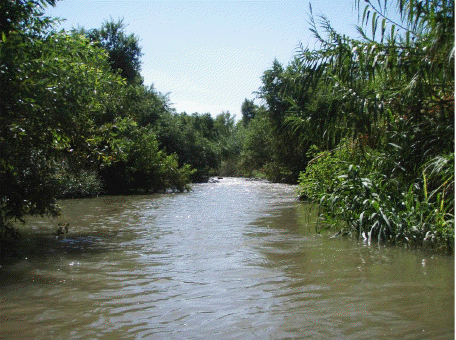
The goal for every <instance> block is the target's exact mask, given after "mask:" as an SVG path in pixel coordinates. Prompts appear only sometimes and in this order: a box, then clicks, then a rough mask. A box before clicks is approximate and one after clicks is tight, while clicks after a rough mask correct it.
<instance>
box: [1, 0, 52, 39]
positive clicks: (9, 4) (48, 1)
mask: <svg viewBox="0 0 456 340" xmlns="http://www.w3.org/2000/svg"><path fill="white" fill-rule="evenodd" d="M56 2H57V0H40V1H27V0H16V1H6V0H5V1H2V2H0V40H1V41H3V42H4V41H6V39H7V37H8V36H9V35H10V33H11V32H17V31H22V30H23V28H24V27H26V26H28V27H33V25H32V22H33V21H34V20H35V18H37V17H39V16H40V15H41V14H42V12H43V10H44V8H45V7H46V6H47V5H51V6H55V4H56ZM49 23H50V20H49V19H48V18H43V17H41V18H40V19H39V20H38V21H36V22H34V26H35V27H36V25H37V24H40V25H41V26H43V25H46V24H49Z"/></svg>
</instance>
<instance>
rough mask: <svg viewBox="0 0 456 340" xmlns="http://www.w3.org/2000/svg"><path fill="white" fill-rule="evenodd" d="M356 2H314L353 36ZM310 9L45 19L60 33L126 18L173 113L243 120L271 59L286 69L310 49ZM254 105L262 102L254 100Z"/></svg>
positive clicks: (108, 9) (184, 5) (185, 5)
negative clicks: (228, 115)
mask: <svg viewBox="0 0 456 340" xmlns="http://www.w3.org/2000/svg"><path fill="white" fill-rule="evenodd" d="M355 1H356V0H338V1H330V0H313V1H311V2H312V8H313V12H314V14H316V15H318V14H324V15H325V16H326V17H327V18H328V19H329V20H330V21H331V23H332V24H333V26H334V27H335V28H336V29H337V30H338V31H339V32H342V33H345V34H349V35H352V36H356V31H355V28H354V27H355V25H356V24H357V23H358V21H357V20H358V13H357V11H356V10H355V8H354V4H355ZM308 13H309V1H147V0H130V1H127V0H124V1H120V0H117V1H116V0H104V1H101V0H99V1H95V0H64V1H60V2H58V3H57V6H56V7H55V8H49V9H47V10H46V14H47V15H49V16H54V17H61V18H64V19H66V22H64V23H63V24H62V25H61V27H62V28H71V27H77V26H78V25H79V26H82V27H84V28H86V29H91V28H99V27H101V25H102V23H103V22H104V21H106V20H109V19H110V18H112V19H114V20H117V19H119V18H123V19H124V22H125V24H126V25H127V33H134V34H135V35H136V36H138V37H139V39H140V45H141V47H142V52H143V54H144V55H143V57H142V71H141V74H142V76H143V77H144V81H145V83H146V84H147V85H150V84H154V86H155V88H156V89H157V90H158V91H160V92H162V93H169V98H170V100H171V103H173V107H174V108H175V109H176V110H177V112H183V111H185V112H187V113H193V112H199V113H206V112H209V113H211V114H212V115H214V116H215V115H217V114H219V113H221V112H222V111H229V112H230V113H232V114H235V115H236V116H237V118H238V119H239V118H240V110H241V105H242V102H243V101H244V98H248V99H254V98H255V94H254V92H255V91H257V90H258V88H259V87H260V86H261V76H262V74H263V72H264V71H265V70H267V69H268V68H270V67H271V65H272V62H273V61H274V58H277V59H278V60H279V61H280V62H281V63H282V64H284V65H286V64H287V63H288V62H289V61H290V60H291V59H292V57H293V55H294V53H295V51H296V49H297V47H298V45H299V43H300V42H302V43H303V45H305V46H307V45H309V46H312V45H313V44H314V39H313V37H312V34H311V33H310V31H309V25H308V23H307V20H308ZM255 102H256V103H259V100H258V99H257V100H255Z"/></svg>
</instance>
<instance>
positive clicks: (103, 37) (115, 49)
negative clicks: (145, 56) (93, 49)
mask: <svg viewBox="0 0 456 340" xmlns="http://www.w3.org/2000/svg"><path fill="white" fill-rule="evenodd" d="M125 28H126V26H125V24H124V22H123V20H118V21H112V20H111V21H106V22H104V23H103V25H102V26H101V28H99V29H91V30H89V31H85V30H82V32H85V33H86V35H87V36H88V37H89V39H90V40H91V41H96V42H98V44H99V45H100V46H101V47H102V48H104V49H105V50H106V51H107V52H108V55H109V62H110V64H111V67H112V69H113V70H114V71H118V70H120V74H121V75H122V77H123V78H124V79H127V80H128V81H129V82H130V83H131V82H134V81H136V82H138V81H139V82H141V80H140V71H141V56H142V53H141V47H140V46H139V38H138V37H137V36H135V35H134V34H127V33H126V32H125Z"/></svg>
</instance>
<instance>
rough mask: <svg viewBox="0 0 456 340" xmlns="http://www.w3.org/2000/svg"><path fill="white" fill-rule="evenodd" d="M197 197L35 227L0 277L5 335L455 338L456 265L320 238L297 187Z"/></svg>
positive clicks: (100, 206) (129, 200)
mask: <svg viewBox="0 0 456 340" xmlns="http://www.w3.org/2000/svg"><path fill="white" fill-rule="evenodd" d="M193 189H194V190H193V191H192V192H190V193H183V194H163V195H148V196H115V197H109V196H108V197H99V198H93V199H80V200H64V201H62V202H61V205H62V207H63V214H62V216H61V217H60V218H59V219H58V220H51V219H47V218H44V219H38V218H34V219H30V220H29V221H28V223H27V225H26V226H25V227H23V228H22V230H24V236H23V238H22V239H21V240H19V241H17V243H18V244H17V246H18V247H17V248H16V250H15V251H14V250H10V251H8V253H7V254H6V255H5V258H4V263H3V267H2V269H0V299H1V302H2V303H1V308H0V339H2V338H7V339H14V338H34V339H50V338H52V339H70V338H77V339H115V338H122V339H213V338H220V339H381V338H385V339H386V338H389V339H392V338H397V339H451V338H454V258H453V257H447V256H438V255H428V254H426V253H424V252H421V251H406V250H403V249H398V248H389V247H380V246H378V245H371V246H367V245H366V244H364V243H363V242H358V241H356V240H350V239H343V238H338V239H331V238H329V236H330V235H318V234H316V233H315V220H314V216H315V211H314V210H315V209H314V208H313V207H312V206H309V205H306V204H303V203H301V202H298V201H296V199H295V187H293V186H286V185H280V184H270V183H266V182H254V181H246V180H243V179H229V178H227V179H223V180H221V181H220V182H219V183H214V184H199V185H195V186H194V187H193ZM59 221H62V222H69V223H70V231H69V234H68V235H66V236H60V237H59V238H56V237H54V236H52V235H51V232H52V231H54V230H55V229H56V227H57V223H58V222H59Z"/></svg>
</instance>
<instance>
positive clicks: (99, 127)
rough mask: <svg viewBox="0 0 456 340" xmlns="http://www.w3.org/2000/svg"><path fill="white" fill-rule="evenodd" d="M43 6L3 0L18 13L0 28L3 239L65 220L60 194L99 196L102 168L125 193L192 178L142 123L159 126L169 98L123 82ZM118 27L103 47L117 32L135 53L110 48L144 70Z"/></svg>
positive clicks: (98, 51)
mask: <svg viewBox="0 0 456 340" xmlns="http://www.w3.org/2000/svg"><path fill="white" fill-rule="evenodd" d="M46 2H47V3H53V2H50V1H39V2H38V1H36V2H34V1H28V2H22V1H16V2H14V4H13V2H11V1H9V2H7V3H6V4H4V2H2V6H13V7H14V8H12V10H11V12H7V13H6V14H5V13H2V17H1V19H2V23H1V24H2V25H3V24H4V20H6V21H8V22H9V23H10V24H11V25H10V26H8V27H7V26H5V25H3V26H1V28H2V30H3V31H2V35H3V37H2V41H1V42H0V112H1V115H0V188H1V191H0V233H1V235H3V234H4V233H5V232H8V231H11V230H12V229H11V227H10V225H9V224H10V223H11V222H12V221H14V220H24V216H26V215H29V214H31V215H45V214H50V215H56V214H58V212H59V208H58V206H57V205H56V198H57V197H80V196H90V195H96V194H99V193H100V192H101V190H102V189H103V190H104V189H105V188H102V185H104V184H105V183H104V182H103V181H100V178H99V175H100V169H101V170H102V171H104V174H105V173H106V171H107V169H111V170H112V169H115V170H116V171H117V174H119V176H118V177H115V178H116V179H118V180H119V183H120V187H121V188H122V189H125V190H130V189H133V190H139V189H143V190H154V191H155V190H166V189H168V188H172V189H175V190H181V191H182V190H188V189H189V187H188V183H189V182H190V176H191V175H192V173H193V170H191V168H190V167H189V166H188V165H186V166H182V167H179V164H178V160H177V157H176V155H167V154H166V153H165V152H164V151H162V150H159V149H158V143H157V141H156V138H155V136H154V135H153V134H152V133H151V132H150V129H148V128H138V127H137V125H138V123H137V122H135V121H138V122H139V124H140V125H141V126H148V125H150V124H152V123H154V122H155V121H156V120H157V119H158V117H159V116H160V115H161V114H162V113H163V112H167V111H166V110H167V106H166V105H167V102H166V100H164V98H163V97H161V96H160V95H159V94H158V93H156V92H155V91H154V90H153V88H152V87H151V88H145V87H143V86H142V85H141V84H140V82H133V81H131V80H132V79H131V78H130V83H129V84H126V82H125V80H124V79H122V76H121V75H119V74H118V72H112V68H113V67H114V66H113V64H112V61H113V60H118V59H116V58H114V57H113V54H111V59H110V57H109V56H108V53H107V52H106V50H105V49H104V48H101V47H100V46H98V45H96V44H93V43H91V41H90V40H89V39H88V38H87V37H86V36H85V35H84V34H80V32H72V33H71V34H67V33H65V32H64V31H62V32H59V33H56V32H53V31H50V30H49V29H48V28H49V25H50V24H51V22H52V20H50V19H48V18H44V17H42V15H41V14H40V13H41V12H40V10H41V9H42V5H44V4H45V3H46ZM15 6H16V7H15ZM16 10H17V13H16V12H15V11H16ZM13 19H14V20H13ZM114 26H115V27H114ZM114 26H112V27H111V26H109V30H108V29H107V31H109V32H108V33H109V34H111V35H109V34H108V35H107V36H106V37H105V38H103V39H106V40H105V42H108V41H110V39H112V40H115V36H114V35H115V34H119V38H122V39H120V40H125V41H124V42H128V44H130V45H129V46H130V47H131V50H130V49H129V48H130V47H129V48H126V49H123V48H124V47H125V46H124V45H123V42H122V41H120V45H116V44H114V45H113V46H111V45H109V44H108V45H106V48H108V47H112V48H113V49H120V50H122V51H123V52H125V54H126V55H127V56H128V57H129V58H130V62H131V63H130V64H131V65H132V67H133V68H134V71H135V72H137V71H138V72H139V64H137V62H138V60H139V59H137V58H139V55H140V54H139V49H138V48H137V45H135V43H137V40H135V38H134V37H133V36H125V35H124V34H123V31H122V29H123V26H122V25H120V24H118V25H117V26H116V25H114ZM5 27H6V28H5ZM101 45H102V44H101ZM135 46H136V47H135ZM133 50H134V51H133ZM129 51H133V52H132V54H129ZM108 52H109V51H108ZM127 52H128V53H127ZM122 65H123V64H122ZM127 69H129V68H128V67H127ZM130 75H131V74H130ZM127 76H128V75H127ZM135 77H136V75H135ZM104 179H106V177H105V178H104ZM110 180H112V179H110ZM106 182H107V183H106V184H107V185H108V186H109V185H111V184H112V183H110V182H108V181H106ZM124 182H125V183H126V184H124Z"/></svg>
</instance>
